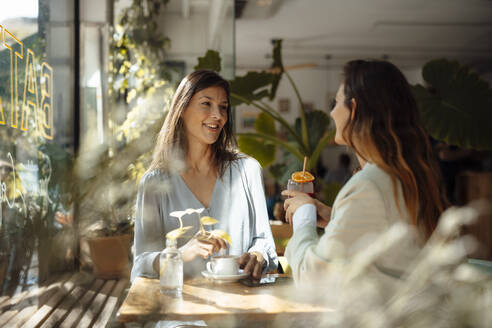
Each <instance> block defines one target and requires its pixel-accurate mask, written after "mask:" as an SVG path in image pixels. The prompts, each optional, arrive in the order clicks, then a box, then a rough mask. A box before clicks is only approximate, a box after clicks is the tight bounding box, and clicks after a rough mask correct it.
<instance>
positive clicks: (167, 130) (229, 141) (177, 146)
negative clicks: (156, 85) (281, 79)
mask: <svg viewBox="0 0 492 328" xmlns="http://www.w3.org/2000/svg"><path fill="white" fill-rule="evenodd" d="M209 87H221V88H222V89H224V91H225V93H226V95H227V121H226V123H225V125H224V127H223V128H222V131H221V132H220V135H219V138H218V139H217V141H216V142H215V143H214V144H212V161H213V163H212V164H213V165H214V166H215V167H216V168H217V171H218V173H219V176H220V177H222V175H223V174H224V171H225V168H226V167H227V165H228V164H230V162H232V161H234V160H235V159H237V158H238V152H237V150H236V145H237V143H236V139H235V138H234V134H233V132H232V120H231V103H230V98H229V97H230V89H229V83H228V82H227V81H226V80H224V79H223V78H222V77H221V76H220V75H218V74H217V73H215V72H213V71H207V70H198V71H195V72H192V73H190V74H188V75H187V76H185V77H184V78H183V80H182V81H181V83H180V84H179V86H178V88H177V89H176V92H175V93H174V97H173V100H172V102H171V106H170V109H169V112H168V114H167V117H166V119H165V121H164V124H163V125H162V128H161V131H160V132H159V136H158V138H157V145H156V147H155V149H154V154H153V158H152V162H151V164H150V167H149V169H148V171H151V170H154V169H159V170H161V171H164V172H168V171H169V169H170V167H169V163H170V160H171V159H172V158H173V157H175V156H186V153H187V148H188V147H187V140H186V133H185V129H184V125H183V119H182V117H181V116H182V114H183V113H184V111H185V110H186V108H188V105H189V104H190V101H191V98H192V97H193V96H194V95H195V94H196V93H197V92H199V91H200V90H203V89H206V88H209Z"/></svg>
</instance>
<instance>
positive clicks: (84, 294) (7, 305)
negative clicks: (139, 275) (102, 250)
mask: <svg viewBox="0 0 492 328" xmlns="http://www.w3.org/2000/svg"><path fill="white" fill-rule="evenodd" d="M129 285H130V284H129V281H128V279H120V280H101V279H95V278H94V277H92V276H91V275H89V274H87V273H71V274H66V275H63V276H58V277H56V278H54V279H52V280H51V281H49V282H48V283H47V284H46V285H44V286H39V287H38V288H36V289H33V290H31V291H24V292H21V293H19V294H17V295H14V296H13V297H8V296H0V327H105V326H106V325H107V324H108V322H110V321H111V319H112V318H113V317H114V314H115V312H116V310H117V307H118V305H119V304H120V303H121V300H122V296H123V295H124V293H125V290H126V289H127V288H128V287H129Z"/></svg>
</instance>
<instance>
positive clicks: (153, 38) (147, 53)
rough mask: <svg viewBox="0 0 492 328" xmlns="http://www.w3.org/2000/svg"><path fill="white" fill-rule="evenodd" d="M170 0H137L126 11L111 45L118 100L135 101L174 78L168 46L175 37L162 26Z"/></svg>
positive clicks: (114, 90) (112, 84) (116, 28)
mask: <svg viewBox="0 0 492 328" xmlns="http://www.w3.org/2000/svg"><path fill="white" fill-rule="evenodd" d="M168 2H169V0H133V2H132V4H131V5H130V6H129V7H127V8H125V9H124V10H123V11H122V14H121V16H120V17H119V19H118V22H117V24H116V27H115V30H114V33H113V37H112V39H111V45H110V84H111V90H112V91H113V93H112V95H113V97H114V99H115V100H116V101H119V100H120V99H122V100H125V101H126V102H127V103H131V102H132V101H133V100H135V99H136V98H137V97H139V96H146V95H147V94H148V93H149V92H150V93H153V92H155V89H157V88H159V87H161V86H163V85H165V84H167V81H169V80H170V79H171V74H170V70H169V68H168V67H167V65H166V50H167V48H168V47H169V46H170V44H171V41H170V39H169V38H168V37H166V36H164V35H162V33H161V32H160V30H159V24H158V22H159V15H160V13H161V10H162V9H163V7H164V6H165V5H166V4H167V3H168Z"/></svg>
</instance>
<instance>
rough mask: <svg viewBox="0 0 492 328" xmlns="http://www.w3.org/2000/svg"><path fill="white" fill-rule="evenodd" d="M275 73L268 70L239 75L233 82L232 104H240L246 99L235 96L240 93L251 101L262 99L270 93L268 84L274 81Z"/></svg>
mask: <svg viewBox="0 0 492 328" xmlns="http://www.w3.org/2000/svg"><path fill="white" fill-rule="evenodd" d="M274 78H275V75H274V74H272V73H268V72H264V71H263V72H248V73H246V75H245V76H238V77H236V78H235V79H234V80H232V81H230V83H231V93H232V94H231V105H232V106H238V105H240V104H242V103H243V102H244V101H242V100H240V99H237V98H235V97H234V94H238V95H240V96H241V97H243V98H246V99H248V100H249V101H250V102H251V101H253V100H260V99H263V98H265V97H268V96H269V95H270V91H269V90H268V86H270V84H271V83H272V81H273V79H274Z"/></svg>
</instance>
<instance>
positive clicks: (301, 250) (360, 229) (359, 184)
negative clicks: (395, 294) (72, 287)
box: [286, 163, 421, 285]
mask: <svg viewBox="0 0 492 328" xmlns="http://www.w3.org/2000/svg"><path fill="white" fill-rule="evenodd" d="M397 187H398V203H399V207H400V209H401V210H398V207H397V204H396V202H395V198H394V192H393V184H392V181H391V178H390V176H389V174H387V173H386V172H384V171H383V170H382V169H381V168H379V167H378V166H376V165H374V164H371V163H367V164H366V165H365V166H364V168H363V169H362V170H361V171H359V172H358V173H357V174H355V175H354V176H353V177H352V178H351V179H350V180H349V181H348V182H347V183H346V184H345V186H344V187H343V188H342V189H341V190H340V192H339V193H338V196H337V197H336V199H335V202H334V204H333V209H332V214H331V220H330V222H329V224H328V225H327V226H326V228H325V232H324V234H323V235H322V236H321V238H319V237H318V234H317V232H316V228H315V227H314V225H313V224H307V225H302V226H300V227H298V228H296V229H294V230H295V231H294V235H293V236H292V238H291V240H290V242H289V244H288V245H287V248H286V257H287V260H288V262H289V264H290V266H291V267H292V271H293V275H294V279H295V281H296V283H311V284H312V283H313V282H315V281H318V282H319V281H320V280H323V278H324V276H326V275H328V274H329V272H330V266H331V267H334V266H333V263H335V262H336V263H340V262H339V261H335V262H334V260H341V262H343V263H344V264H350V263H352V264H353V262H357V265H359V266H361V265H362V264H364V265H365V266H366V268H365V272H366V273H369V274H370V275H371V276H372V277H373V278H375V279H377V280H380V281H384V282H385V284H386V283H388V284H391V285H394V284H395V282H396V281H397V280H399V278H400V277H401V276H402V274H403V273H404V272H405V271H406V270H407V268H408V267H409V266H410V265H411V263H412V261H413V260H414V259H415V258H416V257H417V254H418V253H419V252H420V249H421V245H420V244H419V242H418V241H417V234H416V231H415V229H414V228H413V227H410V221H409V215H408V211H407V209H406V206H405V202H404V198H403V193H402V189H401V184H400V182H399V181H398V183H397ZM302 216H304V218H303V217H302ZM306 216H309V217H311V218H310V220H311V222H315V219H313V218H312V217H313V216H314V218H315V217H316V211H315V207H314V205H304V206H301V207H300V208H299V209H297V211H296V213H295V214H294V221H295V220H297V219H301V220H302V219H306ZM313 220H314V221H313ZM396 223H403V226H404V227H408V229H403V230H404V231H406V232H405V236H404V237H403V238H399V239H398V242H397V243H396V244H393V245H391V246H390V245H389V244H390V242H389V241H384V240H383V241H381V239H379V245H377V243H376V240H378V238H380V237H381V236H383V235H384V234H385V233H387V232H388V231H389V230H390V227H392V226H394V225H395V224H396ZM399 231H400V233H401V231H402V230H399ZM400 237H401V235H400ZM381 246H383V247H382V248H387V249H385V250H384V251H382V252H381V251H380V250H377V249H376V248H377V247H381ZM386 246H389V247H386ZM371 247H372V249H371ZM361 254H363V255H362V256H360V255H361ZM371 254H372V255H371ZM358 256H359V257H358ZM371 256H373V257H372V258H370V257H371ZM363 262H366V263H363Z"/></svg>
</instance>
